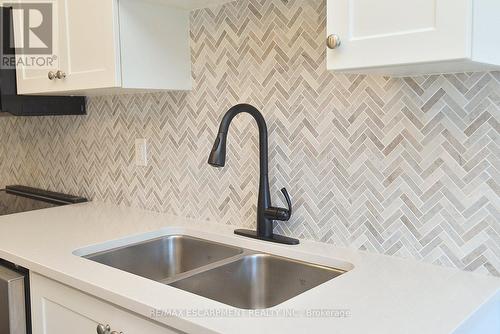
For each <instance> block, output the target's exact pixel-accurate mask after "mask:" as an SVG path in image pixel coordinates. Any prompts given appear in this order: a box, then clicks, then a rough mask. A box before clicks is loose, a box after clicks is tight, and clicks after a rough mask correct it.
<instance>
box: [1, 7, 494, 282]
mask: <svg viewBox="0 0 500 334" xmlns="http://www.w3.org/2000/svg"><path fill="white" fill-rule="evenodd" d="M325 10H326V6H325V1H324V0H290V1H288V2H286V3H285V2H283V1H282V0H240V1H237V2H235V3H230V4H227V5H225V6H222V7H217V8H212V9H204V10H199V11H196V12H193V14H192V17H191V19H192V20H191V22H192V23H191V24H192V27H191V28H192V29H191V38H192V60H193V64H194V65H193V78H194V89H193V91H192V92H189V93H178V92H174V93H155V94H146V95H135V96H120V97H118V96H112V97H97V98H90V99H89V104H88V109H89V115H88V116H86V117H59V118H49V117H46V118H32V119H28V118H1V119H0V140H1V142H2V144H1V145H0V154H1V161H0V182H1V183H2V185H5V184H8V183H23V184H27V185H32V186H40V187H45V188H50V189H52V190H57V191H64V192H70V193H75V194H79V195H85V196H88V197H90V198H92V199H95V200H102V201H108V202H113V203H118V204H123V205H132V206H137V207H142V208H147V209H152V210H156V211H162V212H169V213H173V214H176V215H181V216H186V217H195V218H199V219H202V220H210V221H216V222H220V223H223V224H233V225H243V226H247V227H254V226H255V223H254V219H255V211H256V195H257V183H258V180H257V179H258V161H257V160H258V154H257V146H258V145H257V144H258V137H257V129H256V126H255V124H254V123H253V121H251V119H250V118H249V117H247V116H245V115H242V116H240V117H238V119H237V120H235V122H234V124H233V125H232V127H231V134H230V136H229V137H230V138H229V146H228V161H227V166H226V168H224V169H220V170H218V169H214V168H212V167H210V166H209V165H208V164H207V163H206V161H207V157H208V153H209V151H210V148H211V146H212V144H213V140H214V138H215V134H216V131H217V128H218V124H219V121H220V119H221V117H222V115H223V113H224V112H225V111H226V110H227V109H228V108H229V107H231V106H232V105H234V104H236V103H239V102H247V103H251V104H254V105H255V106H257V107H258V108H259V109H261V110H262V112H263V113H264V115H265V117H266V119H267V121H268V126H269V131H270V177H271V186H272V192H273V194H274V202H275V204H279V205H281V204H282V199H281V198H280V195H279V189H280V187H283V186H286V187H287V188H288V189H289V192H290V194H291V195H292V197H293V201H294V205H295V206H294V209H295V212H294V216H293V218H292V220H291V221H290V222H289V223H282V224H280V225H279V227H278V229H279V230H280V232H282V233H285V234H287V235H290V236H294V237H300V238H305V239H313V240H320V241H324V242H330V243H334V244H336V245H339V246H348V247H354V248H360V249H366V250H368V251H372V252H379V253H384V254H391V255H396V256H402V257H408V258H416V259H423V260H424V261H427V262H431V263H438V264H442V265H445V266H453V267H458V268H462V269H465V270H470V271H476V272H484V273H490V274H492V275H497V276H498V275H500V73H498V72H492V73H467V74H465V73H460V74H450V75H435V76H425V77H415V78H404V79H396V78H384V77H374V76H363V75H335V74H332V73H329V72H327V71H326V64H325V43H324V40H325V36H326V32H325V20H326V13H325ZM367 57H369V55H367ZM135 138H147V140H148V143H149V153H150V160H149V167H135V166H134V140H135Z"/></svg>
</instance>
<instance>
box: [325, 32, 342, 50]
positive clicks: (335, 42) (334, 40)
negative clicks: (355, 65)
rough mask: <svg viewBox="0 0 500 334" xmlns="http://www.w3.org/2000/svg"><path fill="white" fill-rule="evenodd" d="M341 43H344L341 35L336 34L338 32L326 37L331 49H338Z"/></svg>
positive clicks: (327, 44)
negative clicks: (341, 40)
mask: <svg viewBox="0 0 500 334" xmlns="http://www.w3.org/2000/svg"><path fill="white" fill-rule="evenodd" d="M340 44H342V43H341V42H340V37H339V35H336V34H332V35H330V36H328V37H327V39H326V46H328V48H329V49H332V50H333V49H336V48H338V47H339V46H340Z"/></svg>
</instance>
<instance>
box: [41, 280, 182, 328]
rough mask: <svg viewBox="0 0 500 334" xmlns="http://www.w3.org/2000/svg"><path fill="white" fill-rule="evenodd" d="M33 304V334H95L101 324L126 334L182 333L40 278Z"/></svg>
mask: <svg viewBox="0 0 500 334" xmlns="http://www.w3.org/2000/svg"><path fill="white" fill-rule="evenodd" d="M31 302H32V317H33V333H34V334H66V333H72V334H93V333H97V326H98V325H99V324H105V325H109V326H110V327H111V330H112V331H116V332H118V333H120V332H123V334H135V333H137V334H175V333H181V332H179V331H176V330H174V329H172V328H168V327H164V326H161V325H159V324H156V323H153V322H151V321H148V320H146V319H143V318H141V317H140V316H138V315H135V314H132V313H129V312H127V311H124V310H122V309H120V308H118V307H115V306H113V305H111V304H108V303H106V302H104V301H101V300H99V299H96V298H94V297H92V296H90V295H87V294H85V293H82V292H80V291H77V290H75V289H72V288H70V287H68V286H66V285H63V284H60V283H57V282H55V281H52V280H50V279H47V278H45V277H43V276H40V275H37V274H33V275H32V276H31Z"/></svg>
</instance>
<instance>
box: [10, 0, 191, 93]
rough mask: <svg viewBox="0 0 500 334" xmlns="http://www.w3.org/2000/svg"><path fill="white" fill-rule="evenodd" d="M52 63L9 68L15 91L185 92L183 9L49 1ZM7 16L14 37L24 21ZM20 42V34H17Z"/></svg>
mask: <svg viewBox="0 0 500 334" xmlns="http://www.w3.org/2000/svg"><path fill="white" fill-rule="evenodd" d="M53 4H54V11H53V12H54V15H53V16H54V17H53V25H54V29H53V31H54V33H53V48H54V49H53V54H54V55H55V56H56V61H55V62H54V65H53V66H48V67H47V66H45V67H43V68H39V67H34V66H25V65H24V64H22V63H20V64H19V65H18V66H17V88H18V93H19V94H46V95H56V94H57V95H99V94H108V93H122V92H141V91H156V90H189V89H191V57H190V46H189V41H190V38H189V11H188V10H187V9H185V8H179V7H177V6H174V5H172V4H169V3H168V2H167V1H164V2H162V1H157V0H140V1H138V0H54V1H53ZM19 17H20V16H19V15H14V25H15V30H14V34H15V35H16V37H15V41H16V44H18V43H19V40H20V39H19V36H22V34H19V31H21V29H22V28H21V27H23V25H25V23H24V22H23V20H22V19H19ZM21 40H22V39H21Z"/></svg>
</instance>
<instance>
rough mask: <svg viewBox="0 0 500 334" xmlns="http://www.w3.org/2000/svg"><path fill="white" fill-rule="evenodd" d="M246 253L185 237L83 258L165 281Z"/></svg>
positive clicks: (145, 243) (241, 250) (174, 237)
mask: <svg viewBox="0 0 500 334" xmlns="http://www.w3.org/2000/svg"><path fill="white" fill-rule="evenodd" d="M242 252H243V249H241V248H238V247H232V246H228V245H223V244H219V243H216V242H211V241H207V240H202V239H197V238H193V237H188V236H183V235H173V236H172V235H171V236H165V237H162V238H158V239H153V240H148V241H145V242H141V243H137V244H133V245H127V246H125V247H120V248H115V249H111V250H107V251H103V252H98V253H94V254H90V255H87V256H84V258H86V259H89V260H92V261H95V262H98V263H102V264H104V265H107V266H110V267H113V268H117V269H120V270H124V271H127V272H129V273H132V274H135V275H138V276H142V277H145V278H149V279H152V280H154V281H159V282H161V281H164V280H168V279H169V278H172V277H174V276H175V275H178V274H182V273H184V272H187V271H190V270H194V269H197V268H200V267H203V266H206V265H209V264H211V263H214V262H217V261H221V260H224V259H227V258H230V257H233V256H236V255H238V254H241V253H242Z"/></svg>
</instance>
